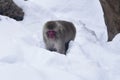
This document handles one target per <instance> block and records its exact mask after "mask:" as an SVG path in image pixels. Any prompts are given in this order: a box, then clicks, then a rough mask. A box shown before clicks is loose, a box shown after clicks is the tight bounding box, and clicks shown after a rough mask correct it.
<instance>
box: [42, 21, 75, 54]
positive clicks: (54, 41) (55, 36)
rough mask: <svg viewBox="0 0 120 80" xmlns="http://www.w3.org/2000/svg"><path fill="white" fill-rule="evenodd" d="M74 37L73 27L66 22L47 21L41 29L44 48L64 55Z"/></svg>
mask: <svg viewBox="0 0 120 80" xmlns="http://www.w3.org/2000/svg"><path fill="white" fill-rule="evenodd" d="M75 35H76V29H75V26H74V25H73V23H71V22H68V21H61V20H57V21H48V22H47V23H45V25H44V28H43V39H44V42H45V46H46V48H47V49H48V50H50V51H56V52H58V53H61V54H65V55H66V51H67V49H68V45H69V42H70V41H71V40H74V38H75Z"/></svg>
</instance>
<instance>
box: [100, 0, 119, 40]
mask: <svg viewBox="0 0 120 80" xmlns="http://www.w3.org/2000/svg"><path fill="white" fill-rule="evenodd" d="M100 3H101V5H102V8H103V12H104V19H105V24H106V26H107V31H108V41H111V40H112V39H113V38H114V37H115V36H116V34H118V33H120V0H100Z"/></svg>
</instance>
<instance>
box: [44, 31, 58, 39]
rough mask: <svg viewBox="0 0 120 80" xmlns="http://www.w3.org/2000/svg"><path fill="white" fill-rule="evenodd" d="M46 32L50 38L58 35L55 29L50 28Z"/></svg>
mask: <svg viewBox="0 0 120 80" xmlns="http://www.w3.org/2000/svg"><path fill="white" fill-rule="evenodd" d="M46 34H47V36H48V38H50V39H55V37H56V31H54V30H48V31H47V33H46Z"/></svg>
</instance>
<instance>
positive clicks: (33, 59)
mask: <svg viewBox="0 0 120 80" xmlns="http://www.w3.org/2000/svg"><path fill="white" fill-rule="evenodd" d="M14 1H15V2H16V3H17V4H18V5H19V6H20V7H22V8H23V10H24V11H25V19H24V20H23V21H21V22H17V21H15V20H13V19H11V18H8V17H5V16H0V36H1V37H0V44H1V45H0V80H119V79H120V64H119V63H120V53H119V52H120V44H119V41H120V35H119V34H118V35H117V36H116V37H115V38H114V40H113V41H112V42H106V40H107V35H106V27H105V24H104V20H103V13H102V9H101V7H100V3H99V1H98V0H91V1H88V0H84V1H82V0H81V1H80V0H75V1H73V0H50V1H48V0H28V1H24V0H14ZM56 19H62V20H68V21H71V22H73V23H74V24H75V27H76V30H77V34H76V38H75V41H71V42H70V44H69V49H68V51H67V55H66V56H65V55H62V54H59V53H57V52H50V51H48V50H46V49H45V46H44V43H43V38H42V28H43V25H44V23H45V22H46V21H48V20H56Z"/></svg>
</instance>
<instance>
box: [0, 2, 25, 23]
mask: <svg viewBox="0 0 120 80" xmlns="http://www.w3.org/2000/svg"><path fill="white" fill-rule="evenodd" d="M0 15H4V16H8V17H10V18H13V19H15V20H17V21H21V20H23V18H24V12H23V10H22V9H21V8H20V7H19V6H17V5H16V4H15V3H14V2H13V0H0Z"/></svg>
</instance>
